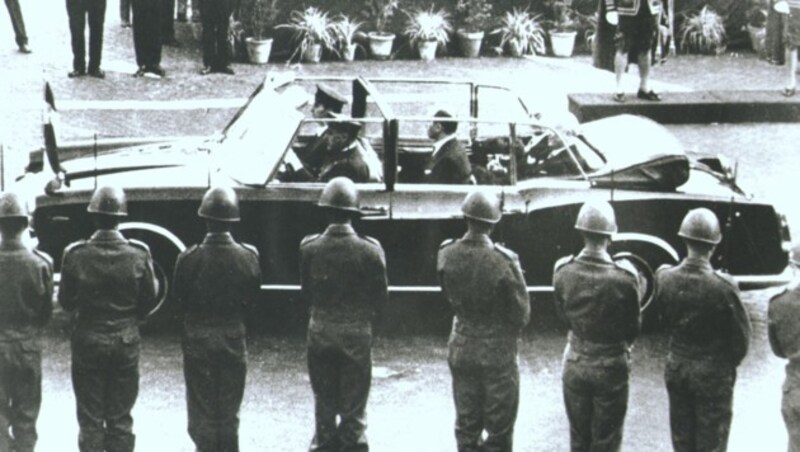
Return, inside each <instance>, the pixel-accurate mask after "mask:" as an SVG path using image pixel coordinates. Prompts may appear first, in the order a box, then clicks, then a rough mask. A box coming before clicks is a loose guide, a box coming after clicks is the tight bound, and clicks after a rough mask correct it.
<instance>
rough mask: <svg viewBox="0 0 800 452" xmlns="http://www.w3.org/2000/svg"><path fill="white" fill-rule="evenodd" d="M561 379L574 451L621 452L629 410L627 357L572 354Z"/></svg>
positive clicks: (566, 360)
mask: <svg viewBox="0 0 800 452" xmlns="http://www.w3.org/2000/svg"><path fill="white" fill-rule="evenodd" d="M562 382H563V384H564V405H565V406H566V409H567V418H569V433H570V444H571V450H572V452H589V451H591V452H606V451H607V452H614V451H618V450H619V449H620V446H621V444H622V428H623V425H624V423H625V412H626V411H627V409H628V360H627V357H626V356H624V355H620V356H615V357H608V356H603V357H589V356H585V355H578V354H570V355H568V357H567V359H565V361H564V373H563V375H562Z"/></svg>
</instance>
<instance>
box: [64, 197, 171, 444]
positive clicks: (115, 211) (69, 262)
mask: <svg viewBox="0 0 800 452" xmlns="http://www.w3.org/2000/svg"><path fill="white" fill-rule="evenodd" d="M86 210H87V212H89V214H90V216H91V219H92V222H93V223H94V225H95V228H96V231H95V232H94V234H92V236H91V237H90V238H89V239H88V240H80V241H78V242H75V243H72V244H71V245H69V246H68V247H67V248H66V249H65V250H64V255H63V258H62V263H61V282H60V286H59V291H58V303H59V304H60V305H61V307H62V308H64V310H65V311H67V312H74V313H76V316H75V319H76V321H75V324H74V330H73V333H72V340H71V348H72V388H73V390H74V391H75V401H76V403H77V405H78V409H77V413H78V426H79V428H80V433H79V436H78V446H79V448H80V450H81V452H90V451H102V450H109V451H112V450H113V451H115V452H130V451H133V449H134V443H135V436H134V434H133V417H132V416H131V409H132V408H133V405H134V403H135V402H136V397H137V395H138V393H139V327H138V322H139V321H141V320H143V319H144V318H145V317H146V316H147V314H148V313H149V312H150V310H151V309H153V307H154V306H155V301H156V292H157V283H156V280H155V278H154V273H153V259H152V258H151V256H150V250H149V249H148V247H147V245H145V244H144V243H141V242H138V241H136V240H132V239H126V238H125V237H123V235H122V234H120V232H119V230H118V226H119V222H120V220H121V219H122V218H124V217H125V216H127V214H128V208H127V203H126V200H125V193H124V192H123V191H122V189H120V188H117V187H111V186H103V187H100V188H98V189H97V190H95V192H94V194H93V195H92V198H91V200H90V201H89V207H88V208H87V209H86Z"/></svg>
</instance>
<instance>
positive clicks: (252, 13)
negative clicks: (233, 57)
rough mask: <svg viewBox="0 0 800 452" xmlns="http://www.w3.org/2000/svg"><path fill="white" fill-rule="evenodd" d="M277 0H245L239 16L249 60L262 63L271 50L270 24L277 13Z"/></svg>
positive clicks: (266, 59)
mask: <svg viewBox="0 0 800 452" xmlns="http://www.w3.org/2000/svg"><path fill="white" fill-rule="evenodd" d="M277 4H278V0H245V1H243V2H242V5H241V9H240V17H241V18H242V25H243V27H244V30H245V34H246V35H247V37H246V38H245V40H244V42H245V46H246V47H247V55H248V56H249V58H250V62H251V63H254V64H264V63H266V62H267V61H269V55H270V53H271V52H272V37H271V32H272V25H273V24H274V23H275V17H276V16H277V15H278V7H277Z"/></svg>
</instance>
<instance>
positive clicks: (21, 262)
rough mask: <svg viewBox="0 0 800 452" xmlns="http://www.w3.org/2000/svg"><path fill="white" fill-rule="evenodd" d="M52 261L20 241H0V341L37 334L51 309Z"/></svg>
mask: <svg viewBox="0 0 800 452" xmlns="http://www.w3.org/2000/svg"><path fill="white" fill-rule="evenodd" d="M52 300H53V261H52V259H50V256H48V255H47V254H45V253H43V252H41V251H39V250H36V249H34V250H28V249H27V248H25V247H24V246H23V245H21V244H16V243H3V244H2V245H0V342H5V341H14V340H25V339H30V338H33V337H35V336H36V335H37V333H38V332H39V330H40V329H41V327H42V326H43V325H44V324H45V323H47V321H48V320H50V317H51V315H52V312H53V301H52Z"/></svg>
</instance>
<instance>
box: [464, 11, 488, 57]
mask: <svg viewBox="0 0 800 452" xmlns="http://www.w3.org/2000/svg"><path fill="white" fill-rule="evenodd" d="M491 22H492V4H491V3H489V2H488V1H487V0H458V3H456V15H455V23H456V24H457V26H458V30H457V32H456V34H457V35H458V39H459V43H460V44H461V53H462V54H463V55H464V56H465V57H467V58H476V57H477V56H478V55H480V52H481V44H482V43H483V36H484V32H485V31H486V29H487V28H489V27H490V26H491Z"/></svg>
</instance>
